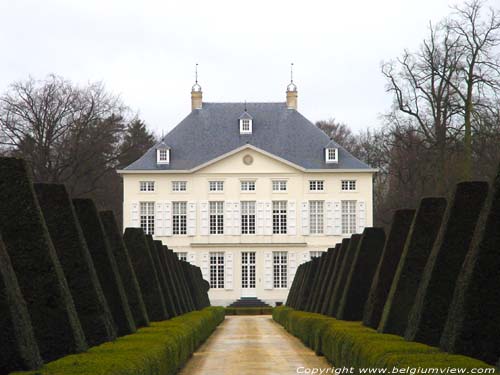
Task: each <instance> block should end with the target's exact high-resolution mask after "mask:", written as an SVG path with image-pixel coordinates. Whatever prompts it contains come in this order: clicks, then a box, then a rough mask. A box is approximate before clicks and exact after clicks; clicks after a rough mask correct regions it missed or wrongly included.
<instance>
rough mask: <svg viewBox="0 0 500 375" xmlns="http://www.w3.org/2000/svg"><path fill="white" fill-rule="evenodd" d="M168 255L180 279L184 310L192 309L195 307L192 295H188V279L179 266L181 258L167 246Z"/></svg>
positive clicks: (179, 286) (179, 287)
mask: <svg viewBox="0 0 500 375" xmlns="http://www.w3.org/2000/svg"><path fill="white" fill-rule="evenodd" d="M166 255H167V259H169V260H170V263H171V264H172V268H173V271H174V274H175V275H176V277H177V280H178V290H179V296H180V298H181V301H182V303H183V308H184V312H189V311H192V310H193V309H194V307H193V304H192V301H191V299H190V296H189V295H188V292H187V288H186V280H185V278H184V274H183V273H182V272H181V268H180V266H179V262H180V260H179V258H177V255H175V254H174V252H173V251H172V250H170V249H168V248H166Z"/></svg>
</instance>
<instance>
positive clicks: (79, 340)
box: [0, 158, 87, 361]
mask: <svg viewBox="0 0 500 375" xmlns="http://www.w3.org/2000/svg"><path fill="white" fill-rule="evenodd" d="M0 197H2V198H1V199H0V232H1V233H2V238H3V241H4V245H5V249H6V250H7V253H8V254H9V257H10V261H11V264H12V268H13V269H14V272H15V273H16V275H17V281H18V284H19V287H20V288H21V293H22V294H23V296H24V300H25V301H26V305H27V307H28V311H29V314H30V317H31V324H32V327H33V331H34V333H35V338H36V340H37V343H38V348H39V350H40V354H41V356H42V358H43V359H44V360H46V361H50V360H54V359H56V358H59V357H62V356H64V355H66V354H69V353H75V352H80V351H83V350H85V349H86V348H87V343H86V341H85V336H84V333H83V330H82V327H81V325H80V321H79V319H78V314H77V313H76V309H75V305H74V303H73V297H72V296H71V292H70V290H69V287H68V284H67V282H66V278H65V277H64V272H63V270H62V268H61V264H60V263H59V259H58V258H57V254H56V250H55V249H54V245H53V244H52V241H51V239H50V236H49V233H48V231H47V227H46V225H45V221H44V219H43V216H42V213H41V211H40V206H39V205H38V200H37V199H36V195H35V191H34V189H33V184H32V180H31V177H30V175H29V172H28V167H27V165H26V162H25V161H24V160H22V159H16V158H0Z"/></svg>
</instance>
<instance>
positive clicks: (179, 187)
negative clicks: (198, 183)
mask: <svg viewBox="0 0 500 375" xmlns="http://www.w3.org/2000/svg"><path fill="white" fill-rule="evenodd" d="M186 188H187V182H186V181H172V191H186Z"/></svg>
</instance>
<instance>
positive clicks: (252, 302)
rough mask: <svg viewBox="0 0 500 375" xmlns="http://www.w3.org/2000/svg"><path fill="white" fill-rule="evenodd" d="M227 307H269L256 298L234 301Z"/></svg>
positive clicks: (243, 298) (242, 298)
mask: <svg viewBox="0 0 500 375" xmlns="http://www.w3.org/2000/svg"><path fill="white" fill-rule="evenodd" d="M228 307H271V306H269V305H268V304H267V303H265V302H263V301H261V300H260V299H258V298H257V297H241V298H240V299H239V300H237V301H234V302H233V303H232V304H230V305H229V306H228Z"/></svg>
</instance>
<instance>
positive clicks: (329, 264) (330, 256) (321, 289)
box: [312, 244, 340, 313]
mask: <svg viewBox="0 0 500 375" xmlns="http://www.w3.org/2000/svg"><path fill="white" fill-rule="evenodd" d="M339 249H340V244H337V245H335V247H334V248H330V249H328V251H327V260H326V265H325V269H324V272H323V275H322V276H321V281H320V283H319V285H318V294H317V297H316V300H315V301H314V305H313V308H312V311H313V312H315V313H319V312H320V311H321V306H322V305H323V301H324V299H325V294H326V286H327V285H328V280H329V278H330V276H331V275H332V273H333V266H334V264H335V259H336V258H337V256H338V252H339Z"/></svg>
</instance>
